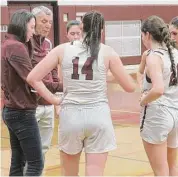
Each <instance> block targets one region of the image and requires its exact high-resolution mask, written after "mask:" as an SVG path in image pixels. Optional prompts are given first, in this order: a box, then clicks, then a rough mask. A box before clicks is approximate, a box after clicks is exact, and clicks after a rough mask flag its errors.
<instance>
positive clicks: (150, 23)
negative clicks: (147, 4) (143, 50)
mask: <svg viewBox="0 0 178 177" xmlns="http://www.w3.org/2000/svg"><path fill="white" fill-rule="evenodd" d="M141 31H142V32H143V33H146V32H149V33H150V34H151V35H152V38H153V40H155V41H157V42H158V43H160V44H161V45H162V44H163V43H165V44H166V47H167V49H168V53H169V58H170V61H171V70H172V78H171V79H172V85H176V84H177V83H178V80H177V76H176V66H175V61H174V57H173V53H172V48H173V47H175V43H173V42H172V41H171V37H170V33H169V29H168V26H167V25H166V23H165V22H164V21H163V19H161V18H160V17H158V16H150V17H149V18H148V19H146V20H145V21H144V22H143V23H142V27H141Z"/></svg>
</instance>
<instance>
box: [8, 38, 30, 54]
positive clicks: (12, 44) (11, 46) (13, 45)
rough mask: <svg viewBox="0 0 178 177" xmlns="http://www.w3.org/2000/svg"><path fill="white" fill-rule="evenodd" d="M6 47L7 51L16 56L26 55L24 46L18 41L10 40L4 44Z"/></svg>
mask: <svg viewBox="0 0 178 177" xmlns="http://www.w3.org/2000/svg"><path fill="white" fill-rule="evenodd" d="M6 47H7V50H8V51H11V52H13V53H17V54H22V53H27V47H26V46H25V44H23V43H22V42H19V41H13V40H11V41H9V42H8V43H7V44H6Z"/></svg>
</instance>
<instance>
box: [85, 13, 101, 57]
mask: <svg viewBox="0 0 178 177" xmlns="http://www.w3.org/2000/svg"><path fill="white" fill-rule="evenodd" d="M82 23H83V32H84V34H85V37H84V40H83V43H84V44H85V45H86V47H87V50H88V49H90V54H91V58H93V60H94V59H97V58H98V52H99V46H100V43H101V30H102V29H103V27H104V17H103V15H102V14H101V13H99V12H97V11H90V12H88V13H86V14H85V15H84V16H83V18H82Z"/></svg>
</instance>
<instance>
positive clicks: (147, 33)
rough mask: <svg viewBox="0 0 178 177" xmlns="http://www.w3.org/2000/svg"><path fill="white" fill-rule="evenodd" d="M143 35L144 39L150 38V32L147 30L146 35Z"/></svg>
mask: <svg viewBox="0 0 178 177" xmlns="http://www.w3.org/2000/svg"><path fill="white" fill-rule="evenodd" d="M145 36H146V39H147V40H150V39H151V34H150V33H149V32H146V35H145Z"/></svg>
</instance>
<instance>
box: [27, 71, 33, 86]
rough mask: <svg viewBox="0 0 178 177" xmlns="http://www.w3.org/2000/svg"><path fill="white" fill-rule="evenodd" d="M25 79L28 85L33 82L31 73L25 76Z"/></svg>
mask: <svg viewBox="0 0 178 177" xmlns="http://www.w3.org/2000/svg"><path fill="white" fill-rule="evenodd" d="M26 81H27V83H28V84H29V85H31V86H33V84H34V79H33V78H32V77H31V75H30V74H29V75H28V76H27V78H26Z"/></svg>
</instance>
